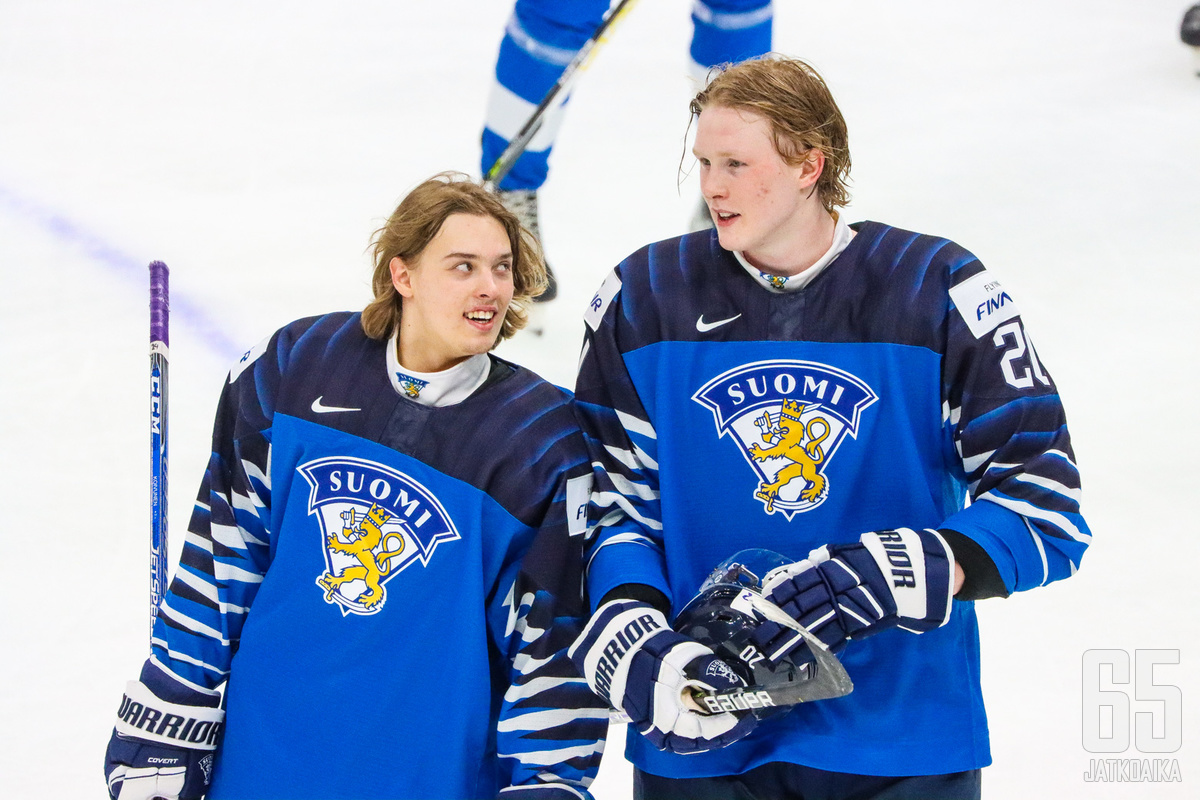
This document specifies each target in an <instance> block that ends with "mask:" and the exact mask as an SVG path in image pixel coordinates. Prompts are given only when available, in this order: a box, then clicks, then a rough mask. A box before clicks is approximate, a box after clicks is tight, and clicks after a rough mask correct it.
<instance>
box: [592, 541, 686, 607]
mask: <svg viewBox="0 0 1200 800" xmlns="http://www.w3.org/2000/svg"><path fill="white" fill-rule="evenodd" d="M626 584H641V585H643V586H646V587H651V588H653V589H657V590H658V591H659V592H661V593H662V596H663V597H664V598H666V601H667V605H668V607H669V606H670V603H671V589H670V585H669V584H668V583H667V576H666V570H665V569H664V568H663V565H662V557H661V556H660V555H659V554H658V553H656V552H655V551H653V550H652V549H650V548H649V547H647V546H645V545H643V544H634V543H621V544H611V545H607V546H603V547H601V548H600V549H599V550H597V551H596V554H595V555H594V556H593V558H592V562H591V564H590V565H589V566H588V576H587V586H588V603H589V608H590V610H591V611H592V612H593V613H595V611H596V609H597V608H599V607H600V604H601V601H602V600H604V599H605V597H606V596H607V595H608V594H609V593H610V592H613V590H614V589H616V588H618V587H620V586H624V585H626ZM614 596H617V595H616V594H614ZM633 599H638V600H645V602H648V603H650V604H651V605H657V603H655V602H654V601H652V600H648V599H645V598H641V597H637V598H633Z"/></svg>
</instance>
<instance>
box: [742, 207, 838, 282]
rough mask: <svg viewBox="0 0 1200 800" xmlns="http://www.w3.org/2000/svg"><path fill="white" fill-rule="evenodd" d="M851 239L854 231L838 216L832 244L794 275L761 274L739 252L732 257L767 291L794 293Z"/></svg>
mask: <svg viewBox="0 0 1200 800" xmlns="http://www.w3.org/2000/svg"><path fill="white" fill-rule="evenodd" d="M853 238H854V230H853V229H852V228H851V227H850V226H849V225H848V224H846V220H845V217H843V215H841V214H838V215H837V217H836V219H835V220H834V227H833V244H831V245H830V246H829V249H828V250H826V251H825V255H823V256H821V257H820V258H819V259H817V262H816V263H815V264H813V265H812V266H811V267H809V268H808V269H806V270H804V271H803V272H800V273H798V274H796V275H787V276H784V275H772V274H770V273H769V272H763V271H762V270H760V269H759V268H758V267H756V266H754V265H753V264H751V263H750V262H749V261H747V260H746V256H745V255H743V254H742V253H741V251H735V252H734V254H733V255H734V257H735V258H736V259H737V260H738V263H739V264H741V265H742V268H743V269H745V270H746V272H748V273H750V277H751V278H754V280H756V281H758V283H759V284H760V285H761V286H763V287H764V288H766V289H767V290H768V291H771V292H776V293H782V292H796V291H799V290H801V289H803V288H804V287H805V286H807V285H808V284H809V283H810V282H811V281H812V279H813V278H815V277H817V275H818V274H819V273H820V272H821V270H823V269H825V267H827V266H829V265H830V263H832V262H833V260H834V259H835V258H837V257H838V256H840V255H841V254H842V251H843V250H845V249H846V248H847V247H848V246H849V245H850V240H851V239H853Z"/></svg>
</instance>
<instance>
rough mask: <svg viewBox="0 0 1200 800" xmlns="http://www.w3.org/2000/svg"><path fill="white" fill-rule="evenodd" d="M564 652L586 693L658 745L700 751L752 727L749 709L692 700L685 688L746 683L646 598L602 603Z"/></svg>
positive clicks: (717, 687)
mask: <svg viewBox="0 0 1200 800" xmlns="http://www.w3.org/2000/svg"><path fill="white" fill-rule="evenodd" d="M568 654H569V655H570V657H571V661H572V662H574V664H575V667H576V668H577V669H578V670H579V672H580V674H581V675H583V676H584V678H586V679H587V682H588V686H590V687H592V691H593V692H595V693H596V694H598V695H600V697H602V698H604V699H605V700H607V701H608V703H609V705H611V706H612V707H613V708H615V709H617V710H618V711H621V712H624V713H625V714H626V715H627V716H628V717H629V719H630V721H631V722H632V723H633V724H634V726H635V727H636V728H637V729H638V731H639V732H640V733H641V734H642V735H643V736H645V737H646V738H647V739H649V740H650V743H651V744H653V745H654V746H655V747H657V748H658V749H659V750H670V751H671V752H674V753H699V752H702V751H704V750H711V749H713V748H716V747H724V746H726V745H728V744H732V743H733V742H735V741H737V740H738V739H741V738H742V737H743V736H745V735H746V734H748V733H750V731H752V730H753V729H754V725H755V718H754V716H753V715H751V714H749V713H748V712H744V711H741V712H724V713H721V714H713V715H708V714H707V713H706V712H702V711H700V710H699V709H700V706H699V705H696V704H694V703H693V702H692V701H691V698H690V689H691V687H697V688H703V689H707V690H709V691H714V690H721V689H730V688H734V687H737V686H744V685H745V684H744V682H743V681H742V679H741V678H739V677H738V676H737V673H735V672H734V671H733V669H732V668H731V667H730V666H729V665H728V664H726V663H725V662H724V661H722V660H720V659H719V658H717V656H716V654H715V653H713V651H712V650H711V649H709V648H708V647H705V646H704V645H702V644H700V643H699V642H697V641H695V640H693V639H689V638H687V637H686V636H681V635H680V634H678V633H675V632H674V631H672V630H671V627H670V626H669V625H668V624H667V618H666V617H665V616H664V615H663V613H662V612H661V611H659V610H658V609H656V608H655V607H654V606H652V605H650V604H649V603H641V602H638V601H635V600H610V601H609V602H607V603H605V604H604V605H602V606H601V607H600V608H599V609H597V610H596V613H595V614H594V615H593V616H592V618H591V620H589V621H588V624H587V627H585V628H584V630H583V633H581V634H580V635H579V638H578V639H576V640H575V643H574V644H573V645H571V649H570V650H569V651H568ZM685 695H686V696H685Z"/></svg>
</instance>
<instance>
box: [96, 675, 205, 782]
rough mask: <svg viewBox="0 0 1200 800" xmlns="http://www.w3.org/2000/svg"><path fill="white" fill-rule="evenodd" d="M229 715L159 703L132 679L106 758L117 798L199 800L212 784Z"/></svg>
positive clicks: (123, 699) (138, 682)
mask: <svg viewBox="0 0 1200 800" xmlns="http://www.w3.org/2000/svg"><path fill="white" fill-rule="evenodd" d="M224 719H225V712H224V711H222V710H221V709H219V708H205V707H203V706H190V705H179V704H177V703H169V702H167V701H165V700H162V699H160V698H159V697H158V696H157V695H155V694H154V693H153V692H151V691H150V689H149V688H147V687H146V685H145V684H143V683H142V682H140V681H130V682H129V684H128V685H127V686H126V687H125V696H124V697H122V698H121V708H120V710H119V711H118V712H117V724H116V727H115V728H114V730H113V734H112V738H111V739H110V740H109V742H108V752H106V753H105V754H104V774H105V776H106V777H107V778H108V794H109V797H111V798H113V800H151V799H152V798H165V800H198V798H200V797H203V796H204V793H205V792H206V791H207V790H208V784H209V783H210V782H211V781H212V772H213V760H214V751H215V750H216V749H217V740H218V738H219V735H220V732H221V723H222V722H223V721H224Z"/></svg>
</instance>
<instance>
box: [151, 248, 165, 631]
mask: <svg viewBox="0 0 1200 800" xmlns="http://www.w3.org/2000/svg"><path fill="white" fill-rule="evenodd" d="M169 277H170V270H169V269H167V265H166V264H164V263H163V262H161V261H153V262H151V264H150V448H151V456H150V476H151V477H150V635H151V639H153V636H154V620H155V618H156V617H157V616H158V604H159V602H161V601H162V597H163V593H164V592H165V591H166V586H167V360H168V359H167V355H168V353H167V345H168V340H169V337H168V321H169V318H170V291H169V288H168V279H169Z"/></svg>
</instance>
